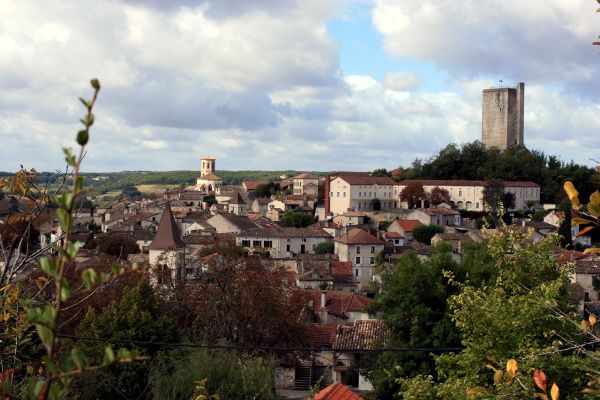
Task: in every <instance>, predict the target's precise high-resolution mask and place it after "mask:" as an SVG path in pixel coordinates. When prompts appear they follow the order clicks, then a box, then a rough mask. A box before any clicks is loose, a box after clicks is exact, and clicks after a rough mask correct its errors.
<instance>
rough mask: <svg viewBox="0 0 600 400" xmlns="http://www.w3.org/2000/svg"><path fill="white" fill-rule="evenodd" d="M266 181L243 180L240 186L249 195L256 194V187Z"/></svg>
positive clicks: (264, 183)
mask: <svg viewBox="0 0 600 400" xmlns="http://www.w3.org/2000/svg"><path fill="white" fill-rule="evenodd" d="M267 183H269V182H267V181H243V182H242V188H243V189H244V190H245V191H246V192H247V193H248V195H249V196H254V194H256V188H257V187H259V186H262V185H266V184H267Z"/></svg>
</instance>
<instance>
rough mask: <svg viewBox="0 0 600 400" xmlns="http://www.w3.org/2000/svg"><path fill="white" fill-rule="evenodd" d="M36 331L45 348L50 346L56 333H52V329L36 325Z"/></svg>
mask: <svg viewBox="0 0 600 400" xmlns="http://www.w3.org/2000/svg"><path fill="white" fill-rule="evenodd" d="M35 330H36V331H37V334H38V336H39V337H40V340H41V341H42V343H43V344H44V345H45V346H49V345H50V343H52V341H53V340H54V333H53V332H52V329H50V328H48V327H47V326H44V325H42V324H35Z"/></svg>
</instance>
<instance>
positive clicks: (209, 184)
mask: <svg viewBox="0 0 600 400" xmlns="http://www.w3.org/2000/svg"><path fill="white" fill-rule="evenodd" d="M216 163H217V160H216V159H214V158H212V157H204V158H202V159H201V160H200V176H199V177H198V178H197V179H196V188H195V189H196V190H198V191H200V192H203V193H215V194H219V193H220V192H221V185H222V184H223V182H222V181H221V178H219V177H218V176H217V175H215V169H216Z"/></svg>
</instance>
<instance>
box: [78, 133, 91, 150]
mask: <svg viewBox="0 0 600 400" xmlns="http://www.w3.org/2000/svg"><path fill="white" fill-rule="evenodd" d="M89 138H90V134H89V132H88V131H87V130H81V131H79V132H77V144H78V145H80V146H85V145H86V144H87V142H88V140H89Z"/></svg>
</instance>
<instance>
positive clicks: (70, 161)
mask: <svg viewBox="0 0 600 400" xmlns="http://www.w3.org/2000/svg"><path fill="white" fill-rule="evenodd" d="M63 153H65V160H66V161H67V164H69V165H70V166H71V167H74V166H75V156H74V155H73V153H72V152H71V149H69V148H67V147H64V148H63Z"/></svg>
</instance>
